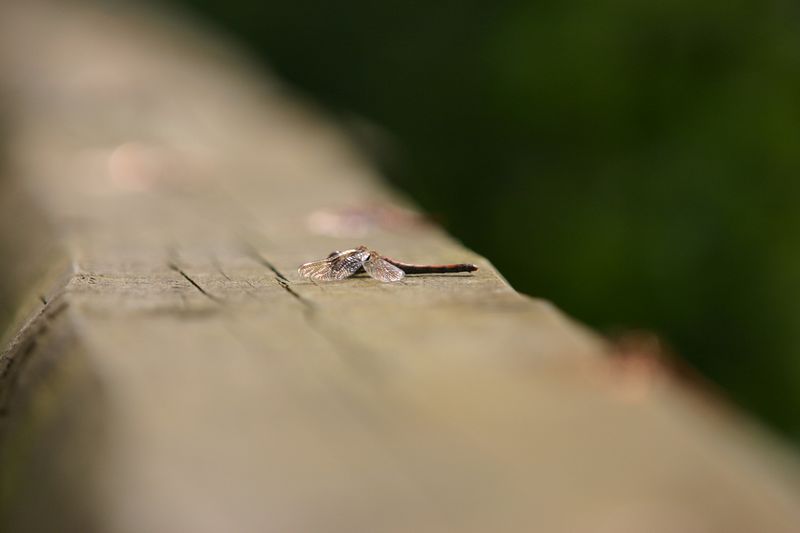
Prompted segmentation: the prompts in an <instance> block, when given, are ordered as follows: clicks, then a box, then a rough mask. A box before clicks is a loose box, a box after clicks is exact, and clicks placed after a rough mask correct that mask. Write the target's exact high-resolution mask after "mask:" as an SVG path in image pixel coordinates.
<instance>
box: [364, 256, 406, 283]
mask: <svg viewBox="0 0 800 533" xmlns="http://www.w3.org/2000/svg"><path fill="white" fill-rule="evenodd" d="M364 270H366V271H367V274H369V275H370V276H371V277H373V278H375V279H377V280H378V281H382V282H384V283H389V282H392V281H400V280H401V279H403V278H404V277H405V275H406V273H405V272H403V271H402V270H400V269H399V268H397V267H396V266H394V265H393V264H391V263H390V262H388V261H387V260H385V259H384V258H382V257H381V256H379V255H378V254H376V253H375V252H372V253H371V254H370V256H369V259H367V260H366V261H364Z"/></svg>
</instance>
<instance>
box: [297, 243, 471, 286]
mask: <svg viewBox="0 0 800 533" xmlns="http://www.w3.org/2000/svg"><path fill="white" fill-rule="evenodd" d="M476 270H478V267H477V266H475V265H472V264H468V263H458V264H453V265H412V264H409V263H402V262H400V261H397V260H395V259H391V258H389V257H385V256H383V255H381V254H379V253H378V252H376V251H375V250H369V249H368V248H367V247H366V246H359V247H358V248H353V249H352V250H345V251H343V252H332V253H331V254H330V255H329V256H328V257H326V258H325V259H322V260H320V261H312V262H310V263H304V264H302V265H300V268H298V269H297V272H298V273H299V274H300V275H301V276H302V277H304V278H310V279H312V280H315V281H339V280H343V279H347V278H349V277H351V276H354V275H356V274H358V273H360V272H366V273H367V274H368V275H369V276H370V277H372V278H374V279H376V280H378V281H382V282H384V283H391V282H393V281H400V280H401V279H403V278H404V277H405V276H406V274H451V273H458V272H475V271H476Z"/></svg>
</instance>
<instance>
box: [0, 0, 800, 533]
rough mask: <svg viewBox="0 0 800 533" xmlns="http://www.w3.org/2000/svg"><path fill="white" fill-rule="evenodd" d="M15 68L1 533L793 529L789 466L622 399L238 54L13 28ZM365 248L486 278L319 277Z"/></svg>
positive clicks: (127, 36) (716, 420)
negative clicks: (315, 274) (348, 251)
mask: <svg viewBox="0 0 800 533" xmlns="http://www.w3.org/2000/svg"><path fill="white" fill-rule="evenodd" d="M0 61H1V63H0V90H1V91H2V95H3V99H2V102H3V108H2V124H3V133H4V137H3V139H2V147H3V158H2V162H3V168H2V174H0V175H1V176H2V178H1V179H2V181H0V193H1V194H2V196H0V204H1V206H2V212H0V217H2V218H0V220H2V227H0V249H1V250H2V253H3V255H2V270H0V291H1V292H0V295H2V299H3V302H2V303H3V310H4V314H3V315H0V316H3V317H5V318H4V321H5V324H4V325H5V327H6V329H7V331H8V334H7V335H6V337H5V340H4V341H3V351H2V355H0V410H1V411H0V530H2V531H54V530H58V531H81V532H86V531H110V532H126V531H147V532H170V533H174V532H177V531H191V532H195V533H196V532H204V531H209V532H211V531H214V532H217V531H237V532H246V531H253V532H261V531H313V532H318V531H343V532H344V531H347V532H350V531H383V532H390V531H420V532H421V531H431V532H433V531H465V532H466V531H525V532H528V531H570V532H589V531H591V532H598V531H614V532H616V531H648V532H658V531H682V532H689V531H720V532H722V531H724V532H736V531H741V532H751V531H772V532H779V531H786V532H789V531H797V527H798V524H800V511H799V510H798V503H797V502H798V501H800V499H798V496H800V490H798V486H799V485H798V479H800V477H799V476H798V472H797V469H796V466H795V464H794V461H793V460H792V459H790V458H788V455H787V454H786V453H785V452H784V451H783V450H782V449H781V447H780V446H779V445H777V444H775V443H773V442H771V441H770V440H769V439H768V438H767V437H766V436H765V435H763V434H762V433H761V432H760V431H759V430H757V429H755V428H753V427H751V425H750V424H749V423H747V422H745V421H743V420H741V419H740V418H739V417H738V416H736V415H732V414H730V413H727V412H723V411H721V410H719V409H717V408H709V407H708V404H707V403H704V402H702V401H700V400H699V399H698V398H697V397H695V396H692V395H690V394H689V393H687V391H686V390H684V389H682V388H681V387H680V386H679V385H677V384H675V383H673V382H671V381H670V380H668V379H666V378H663V377H661V376H660V375H657V374H656V375H652V374H647V373H645V374H637V373H635V372H634V373H631V372H627V373H624V374H620V373H619V372H618V371H615V368H616V367H615V366H614V365H613V364H611V363H610V362H609V361H608V359H607V352H608V351H609V348H608V346H607V345H606V344H605V343H604V341H602V340H601V339H599V338H598V337H597V336H595V335H594V334H592V333H590V332H588V331H587V330H585V329H583V328H581V327H580V326H578V325H576V324H574V323H573V322H571V321H570V320H569V319H567V318H566V317H564V316H563V315H562V314H561V313H559V312H558V311H557V310H556V309H555V308H554V307H552V306H551V305H549V304H548V303H546V302H543V301H540V300H536V299H531V298H528V297H526V296H523V295H520V294H517V293H516V292H515V291H514V290H513V289H512V288H511V287H510V286H509V285H508V284H507V283H506V282H505V281H504V280H503V278H502V277H501V276H500V275H499V274H498V273H497V272H496V271H495V270H494V269H493V268H492V266H491V265H490V264H489V263H488V261H486V260H485V259H483V258H481V257H478V256H476V255H475V254H474V253H472V252H471V251H469V250H466V249H464V248H463V247H462V246H460V245H459V244H458V243H456V242H454V241H453V239H451V238H450V237H448V236H447V235H446V234H444V233H443V232H442V231H441V230H439V229H437V228H436V227H434V226H431V225H429V224H426V223H424V222H421V221H420V220H418V219H415V218H413V216H411V217H410V218H409V215H408V213H407V212H406V211H402V212H401V211H397V210H396V209H397V208H403V209H407V207H408V206H407V205H406V204H405V202H402V201H400V200H399V199H398V197H397V196H396V195H395V194H394V193H392V192H391V191H389V190H388V189H387V188H386V187H385V186H384V185H383V184H381V182H380V180H379V179H378V177H377V176H376V175H375V174H374V171H373V170H372V169H371V167H370V166H369V165H368V164H366V163H365V162H364V161H362V160H361V159H360V158H359V156H358V154H357V153H355V152H354V150H353V149H352V147H351V146H350V145H349V144H348V143H347V142H346V140H345V139H344V137H343V136H342V134H341V133H340V132H338V131H337V130H336V129H335V128H334V127H332V126H330V125H329V124H327V123H325V122H324V121H323V120H321V119H320V118H319V116H317V115H316V114H314V113H311V112H309V111H308V108H307V107H306V106H304V105H301V104H300V103H298V102H297V101H295V100H293V99H292V97H291V95H289V94H286V92H285V91H284V90H283V89H282V88H281V86H280V85H278V84H277V83H275V82H274V81H271V80H270V79H269V78H265V77H263V76H261V75H256V74H254V71H255V69H254V68H253V67H252V66H251V65H248V64H246V63H245V62H243V61H242V60H241V59H240V58H239V57H238V56H237V55H236V54H235V53H234V52H232V51H231V50H229V49H228V48H226V47H225V46H224V45H222V44H220V43H219V41H218V39H217V38H215V37H211V36H209V35H196V34H194V33H192V32H191V31H188V30H186V29H184V28H182V27H180V26H179V25H178V24H176V23H174V22H169V21H167V20H165V19H163V18H154V17H152V16H150V15H147V14H144V13H140V12H138V11H135V10H131V9H130V8H125V9H123V7H122V6H121V5H118V4H113V7H108V6H107V7H105V8H100V7H98V6H97V5H94V4H82V3H79V2H69V3H65V2H55V1H54V2H44V1H40V0H36V1H28V2H17V3H10V2H7V3H4V4H2V6H1V7H0ZM453 193H454V194H458V191H457V190H454V191H453ZM376 206H379V207H376ZM337 208H350V209H355V210H356V212H357V213H360V217H361V218H358V220H357V221H356V223H355V226H353V225H352V224H345V223H344V222H346V221H347V220H343V219H342V217H341V216H340V215H338V216H337V215H336V214H335V213H334V214H333V215H331V214H330V213H328V214H327V215H326V214H325V212H324V211H321V210H325V209H337ZM315 213H316V215H315ZM310 220H311V224H310V223H309V221H310ZM364 220H366V221H367V222H366V225H365V223H364ZM359 221H361V222H359ZM351 222H352V221H351ZM326 232H327V233H335V234H337V235H339V236H331V235H326V234H325V233H326ZM348 233H349V236H347V235H346V234H348ZM362 233H365V234H363V235H361V234H362ZM343 234H344V235H343ZM357 234H358V235H357ZM362 241H365V242H367V244H370V245H372V246H374V247H375V248H377V249H379V250H381V251H383V252H385V253H387V254H389V255H392V256H396V257H398V258H401V259H404V260H409V261H424V262H453V261H470V262H475V263H477V264H479V265H480V267H481V269H480V270H479V271H478V272H477V273H475V274H474V275H464V276H420V277H409V278H408V279H406V280H405V281H404V282H403V283H399V284H380V283H377V282H375V281H374V280H371V279H369V278H363V277H362V278H355V279H351V280H347V281H345V282H341V283H331V284H315V283H311V282H309V281H305V280H301V279H299V278H298V276H297V274H296V267H297V266H298V265H299V264H300V263H301V262H303V261H308V260H312V259H316V258H320V257H322V256H324V255H326V254H327V253H328V252H329V251H331V250H335V249H345V248H351V247H353V246H356V245H358V244H361V242H362ZM576 282H579V281H578V280H576Z"/></svg>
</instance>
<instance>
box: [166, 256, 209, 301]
mask: <svg viewBox="0 0 800 533" xmlns="http://www.w3.org/2000/svg"><path fill="white" fill-rule="evenodd" d="M169 268H171V269H172V270H174V271H175V272H177V273H178V274H180V275H181V276H183V278H184V279H185V280H186V281H188V282H189V283H191V284H192V286H193V287H194V288H195V289H197V290H198V291H200V293H201V294H202V295H203V296H205V297H206V298H208V299H209V300H212V301H214V302H216V303H220V302H221V300H220V299H219V298H218V297H216V296H214V295H213V294H211V293H210V292H208V291H207V290H205V289H204V288H203V287H201V286H200V284H199V283H197V282H196V281H195V280H193V279H192V278H191V277H190V276H189V274H187V273H186V272H184V271H183V269H182V268H180V267H179V266H178V265H176V264H175V263H169Z"/></svg>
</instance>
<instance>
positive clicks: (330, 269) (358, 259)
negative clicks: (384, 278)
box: [297, 250, 365, 281]
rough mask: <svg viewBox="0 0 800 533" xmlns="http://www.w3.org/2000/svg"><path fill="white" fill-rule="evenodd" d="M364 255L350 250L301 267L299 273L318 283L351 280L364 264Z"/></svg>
mask: <svg viewBox="0 0 800 533" xmlns="http://www.w3.org/2000/svg"><path fill="white" fill-rule="evenodd" d="M364 255H365V254H364V253H363V252H361V251H359V250H348V251H346V252H340V253H338V254H337V255H334V256H332V257H329V258H327V259H323V260H321V261H313V262H311V263H306V264H304V265H301V266H300V268H298V269H297V272H298V273H299V274H300V275H301V276H303V277H305V278H311V279H313V280H317V281H338V280H342V279H345V278H349V277H350V276H352V275H353V274H355V273H356V272H357V271H358V269H359V268H361V266H362V265H363V264H364Z"/></svg>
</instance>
